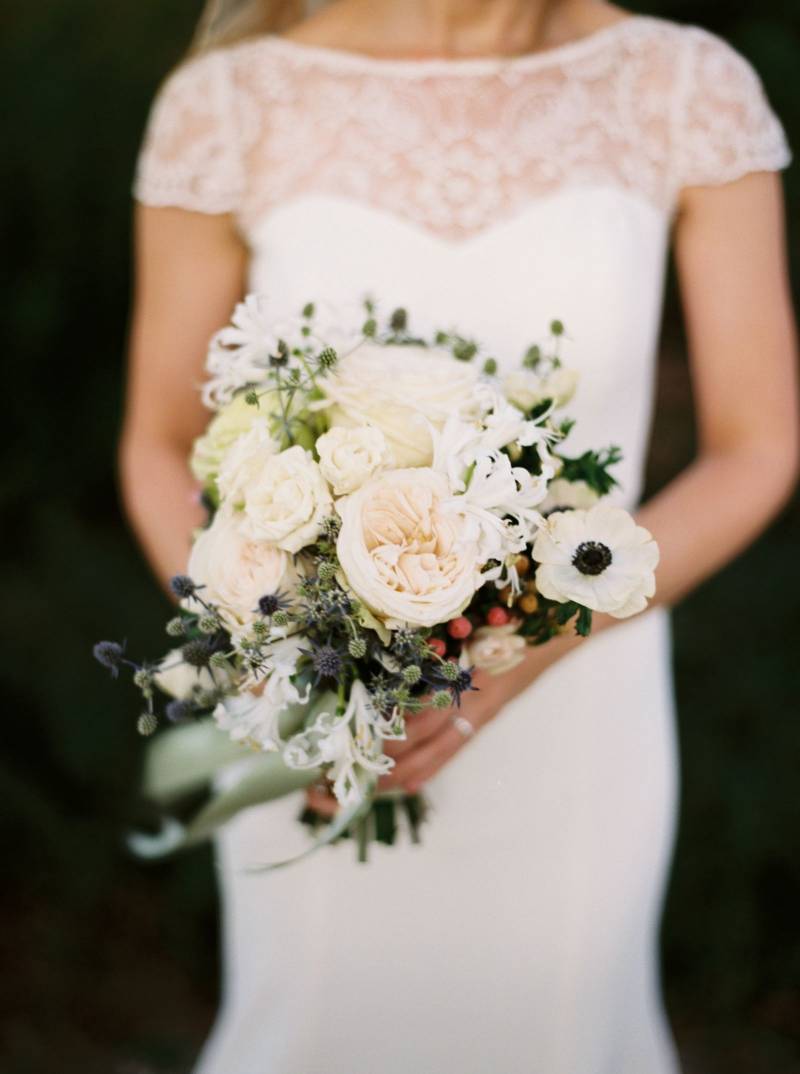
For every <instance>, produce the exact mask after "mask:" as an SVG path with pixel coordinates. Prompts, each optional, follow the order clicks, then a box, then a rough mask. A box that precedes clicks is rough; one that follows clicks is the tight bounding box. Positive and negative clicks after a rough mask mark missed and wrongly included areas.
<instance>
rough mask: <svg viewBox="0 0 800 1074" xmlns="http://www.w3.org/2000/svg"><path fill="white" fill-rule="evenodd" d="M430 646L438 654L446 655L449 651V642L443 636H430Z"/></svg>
mask: <svg viewBox="0 0 800 1074" xmlns="http://www.w3.org/2000/svg"><path fill="white" fill-rule="evenodd" d="M428 648H429V649H433V651H434V652H435V653H436V655H437V656H444V654H445V653H446V652H447V644H446V642H444V641H442V639H441V638H428Z"/></svg>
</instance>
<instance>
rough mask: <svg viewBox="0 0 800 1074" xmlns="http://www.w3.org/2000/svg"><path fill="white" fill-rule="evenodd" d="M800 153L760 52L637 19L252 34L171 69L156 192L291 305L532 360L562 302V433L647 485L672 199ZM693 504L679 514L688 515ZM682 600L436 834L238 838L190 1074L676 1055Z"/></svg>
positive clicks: (283, 810) (158, 140) (547, 684)
mask: <svg viewBox="0 0 800 1074" xmlns="http://www.w3.org/2000/svg"><path fill="white" fill-rule="evenodd" d="M787 162H788V151H787V147H786V143H785V140H784V136H783V132H782V130H781V127H780V125H779V123H778V122H777V120H776V119H775V117H774V115H773V114H772V112H771V111H770V109H769V106H768V104H767V102H766V100H765V98H764V95H763V91H762V89H761V86H760V84H759V81H758V79H757V77H756V75H755V74H754V73H753V71H752V69H751V68H750V67H749V65H748V64H747V63H746V62H745V61H744V60H743V59H742V58H741V57H740V56H738V55H737V54H736V53H735V52H733V51H732V50H731V49H730V48H729V46H727V45H726V44H724V43H723V42H722V41H720V40H719V39H717V38H715V37H713V36H711V35H710V34H708V33H706V32H704V31H702V30H700V29H697V28H690V27H688V28H687V27H679V26H677V25H675V24H672V23H669V22H666V21H663V20H658V19H653V18H644V17H632V18H629V19H627V20H626V21H624V22H621V23H618V24H617V25H616V26H613V27H611V28H609V29H606V30H603V31H600V32H598V33H595V34H594V35H592V36H590V37H588V38H585V39H583V40H581V41H579V42H577V43H575V44H571V45H567V46H564V47H561V48H557V49H555V50H552V51H549V52H545V53H542V54H536V55H530V56H523V57H519V58H514V59H485V60H454V61H450V60H442V61H439V60H433V61H393V60H378V59H370V58H367V57H364V56H360V55H355V54H348V53H344V52H337V51H333V50H328V49H323V48H316V47H309V46H303V45H299V44H296V43H292V42H290V41H288V40H285V39H281V38H275V37H260V38H257V39H254V40H251V41H248V42H245V43H242V44H239V45H236V46H234V47H231V48H228V49H224V50H220V51H217V52H214V53H211V54H208V55H206V56H203V57H200V58H198V59H196V60H193V61H192V62H190V63H188V64H186V65H185V66H184V67H183V68H181V69H180V70H179V71H178V72H177V73H176V74H175V75H173V77H172V78H171V79H170V80H169V81H168V82H167V83H166V85H165V87H164V89H163V90H162V92H161V94H160V95H159V99H158V101H157V103H156V106H155V109H154V112H153V116H152V119H151V123H150V127H149V131H148V135H147V138H146V142H145V146H144V150H143V153H142V157H141V161H140V167H139V173H138V178H137V185H136V195H137V197H138V198H139V199H140V200H141V201H143V202H145V203H147V204H150V205H157V206H180V207H183V208H185V209H189V210H195V211H199V212H203V213H228V212H230V213H233V214H235V218H236V221H237V224H238V226H239V228H240V230H241V232H242V234H243V235H244V237H245V239H246V241H247V243H248V244H249V247H250V250H251V253H252V261H251V266H250V280H249V286H250V289H251V290H257V291H260V292H263V293H264V294H266V295H267V296H269V298H270V300H271V302H272V303H273V305H274V309H275V313H276V316H277V317H283V316H284V315H289V314H295V313H296V312H297V311H298V310H299V309H300V307H301V306H302V305H303V304H304V303H305V302H307V301H309V300H311V299H314V300H326V301H327V302H329V303H333V304H334V305H335V304H337V303H347V304H350V303H352V301H353V300H354V299H358V298H360V297H361V296H363V295H364V294H365V293H367V292H369V293H370V294H372V295H374V296H375V297H376V298H377V299H378V300H379V303H380V304H381V306H382V307H383V308H384V309H385V310H389V309H391V308H392V307H394V306H400V305H402V306H404V307H406V308H407V309H408V310H409V312H410V315H411V324H412V327H413V328H417V329H419V330H420V332H429V331H430V330H431V329H433V328H434V327H445V328H448V327H457V328H458V329H459V330H460V331H461V332H463V333H465V334H467V335H469V336H474V337H475V338H477V339H479V340H480V341H482V343H484V344H485V345H486V348H487V350H488V352H489V353H491V354H492V355H494V356H496V357H497V359H498V360H499V361H500V362H501V363H505V364H507V365H511V366H516V363H517V362H518V361H519V358H520V355H521V353H522V352H523V350H524V349H525V348H526V347H527V346H528V344H529V343H531V342H533V341H536V340H541V339H542V338H544V337H545V336H546V335H547V331H548V325H549V323H550V321H551V320H552V319H553V318H560V319H561V320H563V321H564V322H565V324H566V326H567V329H568V332H569V337H570V338H569V341H568V343H567V345H566V350H565V357H566V360H567V363H568V364H569V365H571V366H574V367H577V368H578V369H579V370H580V372H581V383H580V388H579V391H578V394H577V395H576V397H575V399H574V401H573V403H572V404H571V405H570V407H569V412H570V413H571V414H572V415H573V416H574V417H575V418H576V419H577V427H576V430H575V432H574V433H573V435H572V437H571V438H570V446H571V447H572V448H575V449H578V448H583V447H584V446H593V447H599V446H601V445H606V444H609V443H612V442H613V443H617V444H620V445H621V446H622V448H623V449H624V453H625V460H624V462H623V464H622V465H621V466H620V467H619V472H618V476H619V478H620V481H621V485H622V488H621V491H620V492H619V494H618V496H617V499H618V501H619V502H620V503H622V504H624V505H627V506H628V507H633V506H635V505H636V503H637V501H638V498H639V496H640V491H641V487H642V472H643V467H644V461H645V451H646V448H647V441H648V432H649V429H650V420H651V407H652V400H653V388H654V359H655V351H656V344H657V339H658V332H659V321H660V313H661V304H662V285H663V276H664V266H665V259H666V254H667V247H668V241H669V237H670V227H671V223H672V220H673V218H674V210H675V206H676V200H677V197H678V194H679V192H680V190H681V189H682V188H683V187H685V186H687V185H695V184H717V183H724V182H728V181H732V180H735V179H737V178H739V177H740V176H742V175H744V174H745V173H747V172H751V171H759V170H772V169H779V168H782V167H783V166H784V165H786V163H787ZM687 524H689V523H687ZM676 775H677V761H676V749H675V734H674V727H673V699H672V686H671V677H670V653H669V620H668V615H667V613H666V612H665V611H663V610H655V611H652V612H649V613H647V614H645V615H643V616H641V617H639V618H637V619H635V620H632V621H629V622H627V623H625V624H623V625H621V626H619V627H618V628H616V629H614V630H612V631H609V632H607V633H604V634H602V635H600V636H598V637H597V638H594V639H591V640H589V641H588V642H586V643H585V644H583V645H582V646H581V647H580V649H579V650H578V651H577V652H574V653H573V654H572V655H570V656H569V657H567V658H566V659H564V660H562V661H561V662H560V663H559V664H558V665H557V666H556V667H554V668H553V669H551V670H549V671H548V672H547V673H546V674H544V675H543V676H542V677H541V678H540V680H539V681H538V682H537V683H536V684H535V685H534V686H532V687H531V688H530V689H528V690H527V691H525V692H524V693H523V694H522V695H521V696H519V697H518V698H517V699H516V700H515V701H514V702H513V703H512V704H510V705H508V707H507V708H506V709H505V711H503V712H502V713H501V714H500V715H499V716H498V717H497V718H496V719H495V720H494V722H493V723H492V724H491V725H490V726H489V727H487V728H486V729H485V730H484V731H482V732H481V733H480V735H478V736H477V737H476V738H475V739H474V741H472V742H471V743H470V744H468V745H467V747H466V748H465V749H464V750H462V751H461V753H460V754H459V755H458V756H457V757H456V758H455V759H454V760H453V761H452V762H451V763H450V764H449V765H447V766H446V768H445V769H444V770H443V771H442V772H441V773H440V774H439V775H438V776H437V777H436V778H435V779H434V780H433V781H432V782H431V784H430V786H429V787H428V796H429V798H430V800H431V802H432V805H433V814H432V817H431V819H430V823H429V824H428V825H426V827H425V829H424V833H423V844H422V845H421V846H412V845H410V844H409V842H408V841H407V840H402V841H401V845H398V846H395V847H394V848H386V847H383V846H377V847H374V848H373V850H372V853H371V860H370V862H369V864H367V865H358V864H357V863H356V861H355V857H354V848H353V846H352V845H351V843H350V842H349V841H345V842H343V843H340V844H338V845H337V846H335V847H333V848H327V849H325V850H323V851H321V852H320V853H318V854H317V855H316V856H314V857H312V858H310V859H308V860H306V861H304V862H302V863H301V864H299V865H296V866H293V867H291V868H289V869H287V870H285V871H280V872H277V873H274V874H261V875H253V874H252V873H249V872H247V871H246V870H247V867H248V866H252V865H254V864H258V863H261V862H267V861H270V860H275V859H276V858H280V857H281V856H283V855H284V854H286V853H287V852H289V851H293V850H297V849H299V848H300V847H302V846H303V845H304V844H305V840H306V839H307V838H308V837H307V835H306V833H305V831H304V830H303V829H302V828H301V827H300V826H299V825H298V823H297V820H296V818H297V815H298V812H299V809H300V805H301V799H300V798H298V797H292V798H289V799H284V800H282V801H279V802H277V803H275V804H272V805H268V806H262V807H257V808H254V809H251V810H249V811H247V812H246V813H245V814H243V815H240V816H239V817H237V818H236V819H235V820H234V821H233V822H232V823H231V824H230V825H229V826H228V827H227V829H226V830H225V831H224V832H223V833H222V835H221V836H220V837H219V840H218V862H219V877H220V885H221V890H222V900H223V908H224V951H225V956H224V957H225V983H224V1005H223V1009H222V1012H221V1015H220V1018H219V1021H218V1024H217V1026H216V1029H215V1030H214V1033H213V1035H212V1037H211V1039H210V1041H209V1043H208V1044H207V1046H206V1048H205V1050H204V1052H203V1055H202V1058H201V1060H200V1064H199V1067H198V1074H451V1072H455V1071H458V1072H459V1074H487V1072H488V1071H496V1072H497V1074H668V1072H674V1071H675V1070H676V1069H677V1068H676V1059H675V1055H674V1050H673V1046H672V1043H671V1039H670V1035H669V1032H668V1030H667V1028H666V1025H665V1020H664V1017H663V1013H662V1007H661V1000H660V994H659V983H658V957H657V936H658V924H659V913H660V908H661V902H662V895H663V891H664V885H665V878H666V876H667V871H668V864H669V860H670V850H671V845H672V838H673V831H674V826H675V814H676Z"/></svg>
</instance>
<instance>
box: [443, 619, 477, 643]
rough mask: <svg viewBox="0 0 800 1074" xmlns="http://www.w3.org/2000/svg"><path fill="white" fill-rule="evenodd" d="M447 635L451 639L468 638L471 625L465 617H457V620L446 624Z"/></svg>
mask: <svg viewBox="0 0 800 1074" xmlns="http://www.w3.org/2000/svg"><path fill="white" fill-rule="evenodd" d="M447 633H448V634H449V635H450V637H451V638H458V639H459V640H461V639H462V638H468V637H469V636H470V634H471V633H472V623H470V621H469V619H467V617H466V616H465V615H459V617H458V619H451V620H450V622H449V623H448V624H447Z"/></svg>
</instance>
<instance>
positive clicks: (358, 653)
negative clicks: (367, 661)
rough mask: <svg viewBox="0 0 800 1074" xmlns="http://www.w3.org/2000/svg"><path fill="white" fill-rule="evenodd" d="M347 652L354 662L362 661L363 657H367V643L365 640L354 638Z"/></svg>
mask: <svg viewBox="0 0 800 1074" xmlns="http://www.w3.org/2000/svg"><path fill="white" fill-rule="evenodd" d="M347 651H348V652H349V653H350V655H351V656H352V658H353V659H354V660H361V658H362V657H364V656H366V655H367V643H366V642H365V641H364V639H363V638H352V639H351V641H350V644H349V645H348V646H347Z"/></svg>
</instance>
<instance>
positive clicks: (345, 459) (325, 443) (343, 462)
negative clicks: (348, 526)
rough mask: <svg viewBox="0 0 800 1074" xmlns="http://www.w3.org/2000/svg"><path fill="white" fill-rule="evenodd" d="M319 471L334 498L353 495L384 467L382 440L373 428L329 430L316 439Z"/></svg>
mask: <svg viewBox="0 0 800 1074" xmlns="http://www.w3.org/2000/svg"><path fill="white" fill-rule="evenodd" d="M317 453H318V455H319V468H320V470H322V476H323V477H324V478H325V480H326V481H327V482H328V484H329V485H331V487H332V488H333V491H334V493H335V494H336V495H337V496H346V495H347V493H349V492H355V490H356V489H357V488H360V487H361V486H362V485H363V484H364V482H365V481H368V480H369V479H370V478H371V477H373V476H374V474H375V473H377V471H378V470H380V469H382V468H383V467H384V466H386V465H387V464H388V463H389V461H390V457H389V449H388V446H387V444H386V437H385V436H384V435H383V433H382V432H381V431H380V429H378V428H377V427H376V426H374V425H360V426H358V427H356V428H353V429H346V428H344V427H341V426H340V427H338V428H335V429H331V430H330V431H329V432H327V433H325V434H324V435H323V436H321V437H320V438H319V440H317Z"/></svg>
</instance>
